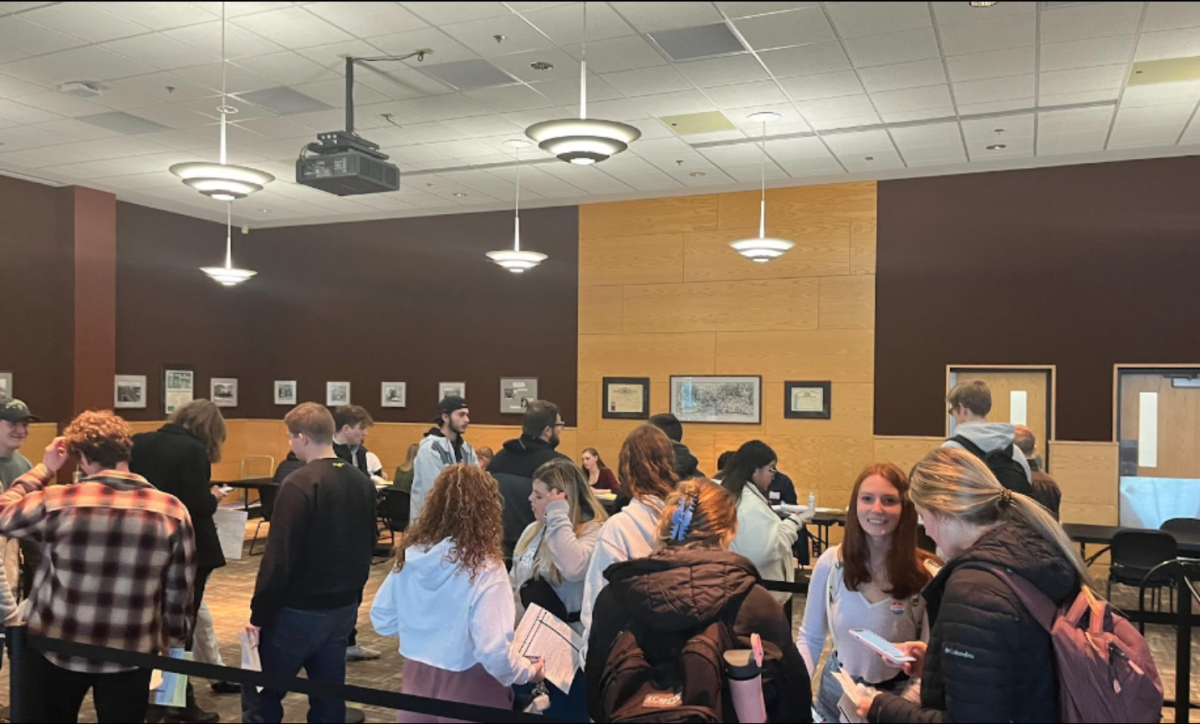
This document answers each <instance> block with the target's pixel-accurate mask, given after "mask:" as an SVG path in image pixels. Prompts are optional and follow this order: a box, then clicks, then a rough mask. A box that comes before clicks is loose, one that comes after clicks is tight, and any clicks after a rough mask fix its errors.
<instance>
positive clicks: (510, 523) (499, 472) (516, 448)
mask: <svg viewBox="0 0 1200 724" xmlns="http://www.w3.org/2000/svg"><path fill="white" fill-rule="evenodd" d="M566 457H567V456H566V455H563V454H562V453H560V452H556V451H555V450H554V448H553V447H551V446H550V443H548V442H545V441H544V440H542V439H541V438H536V437H529V436H528V435H522V436H521V437H519V438H517V439H515V440H509V441H508V442H506V443H504V447H503V448H501V450H500V452H498V453H496V457H494V458H492V462H491V463H490V464H489V465H488V469H487V471H488V473H489V474H491V476H492V477H493V478H495V479H496V482H497V483H498V484H499V486H500V495H501V496H503V497H504V555H505V557H511V556H512V554H513V549H515V548H516V547H517V541H518V540H520V538H521V533H523V532H525V528H526V527H528V526H529V524H530V523H532V522H533V521H534V516H533V508H531V507H529V496H530V494H531V493H533V473H534V472H535V471H536V470H537V469H538V468H540V467H541V466H542V464H543V463H548V462H550V461H551V460H554V459H556V458H566Z"/></svg>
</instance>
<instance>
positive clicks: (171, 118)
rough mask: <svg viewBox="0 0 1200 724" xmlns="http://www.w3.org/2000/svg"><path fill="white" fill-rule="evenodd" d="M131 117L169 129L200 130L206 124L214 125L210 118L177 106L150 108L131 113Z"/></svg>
mask: <svg viewBox="0 0 1200 724" xmlns="http://www.w3.org/2000/svg"><path fill="white" fill-rule="evenodd" d="M129 113H130V115H134V116H137V117H139V118H145V119H146V120H147V121H153V122H154V123H159V124H162V125H164V126H166V127H168V128H175V129H184V128H199V127H201V126H203V125H204V124H206V123H212V122H213V119H212V118H211V117H209V116H205V115H201V114H199V113H194V112H192V111H189V110H187V109H186V108H180V107H178V106H175V105H162V106H150V107H148V108H138V109H136V110H132V111H129Z"/></svg>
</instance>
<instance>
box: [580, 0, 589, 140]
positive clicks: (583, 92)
mask: <svg viewBox="0 0 1200 724" xmlns="http://www.w3.org/2000/svg"><path fill="white" fill-rule="evenodd" d="M587 6H588V4H587V2H584V3H583V53H582V55H581V61H580V63H579V118H580V119H581V120H583V119H586V118H587Z"/></svg>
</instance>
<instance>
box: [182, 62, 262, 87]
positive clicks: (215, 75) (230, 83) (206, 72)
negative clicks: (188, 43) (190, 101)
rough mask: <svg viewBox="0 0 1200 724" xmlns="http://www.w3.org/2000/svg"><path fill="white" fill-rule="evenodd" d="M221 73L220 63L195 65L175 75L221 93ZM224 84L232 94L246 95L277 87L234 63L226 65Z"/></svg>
mask: <svg viewBox="0 0 1200 724" xmlns="http://www.w3.org/2000/svg"><path fill="white" fill-rule="evenodd" d="M221 71H222V68H221V64H220V63H219V62H218V63H206V64H204V65H193V66H191V67H189V68H178V69H176V70H175V71H174V73H175V75H177V76H179V77H180V78H183V79H184V80H186V81H188V82H189V83H192V84H195V85H198V86H202V87H205V88H211V89H212V90H213V91H214V92H217V93H219V92H220V91H221V83H222V80H223V77H222V73H221ZM224 82H225V83H226V86H225V87H226V88H227V89H228V91H229V92H230V93H245V92H247V91H255V90H262V89H264V88H274V87H275V86H276V85H277V84H276V83H275V82H274V81H270V80H267V79H266V78H263V77H262V76H260V75H255V74H254V73H251V72H250V71H248V70H246V69H245V68H242V67H241V66H238V65H234V64H233V63H228V64H226V68H225V75H224Z"/></svg>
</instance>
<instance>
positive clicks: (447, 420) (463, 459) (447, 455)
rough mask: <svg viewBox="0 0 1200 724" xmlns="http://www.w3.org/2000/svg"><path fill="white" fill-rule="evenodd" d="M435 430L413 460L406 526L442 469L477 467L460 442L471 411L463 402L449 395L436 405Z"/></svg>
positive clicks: (417, 513) (471, 453) (470, 451)
mask: <svg viewBox="0 0 1200 724" xmlns="http://www.w3.org/2000/svg"><path fill="white" fill-rule="evenodd" d="M433 421H434V423H436V425H437V426H436V427H434V428H432V429H431V430H430V431H429V432H427V433H425V439H423V440H421V446H420V447H419V448H417V457H416V459H415V460H413V486H412V506H411V507H410V508H409V514H408V520H409V524H410V525H411V524H412V523H415V522H416V520H417V518H418V517H419V516H420V515H421V508H423V507H424V506H425V498H426V496H428V495H429V491H430V489H432V488H433V481H434V480H437V476H438V474H439V473H441V472H442V469H443V468H446V467H449V466H450V465H455V464H457V463H467V464H468V465H478V464H479V460H478V459H477V458H476V457H475V451H474V450H473V449H472V448H471V445H470V444H469V443H468V442H467V441H466V440H464V439H463V433H464V432H466V431H467V427H468V426H469V425H470V424H471V411H470V410H469V409H468V408H467V401H466V400H464V399H463V398H461V397H457V396H454V395H451V396H450V397H446V398H443V399H442V401H441V403H439V404H438V416H437V417H435V418H434V420H433Z"/></svg>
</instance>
